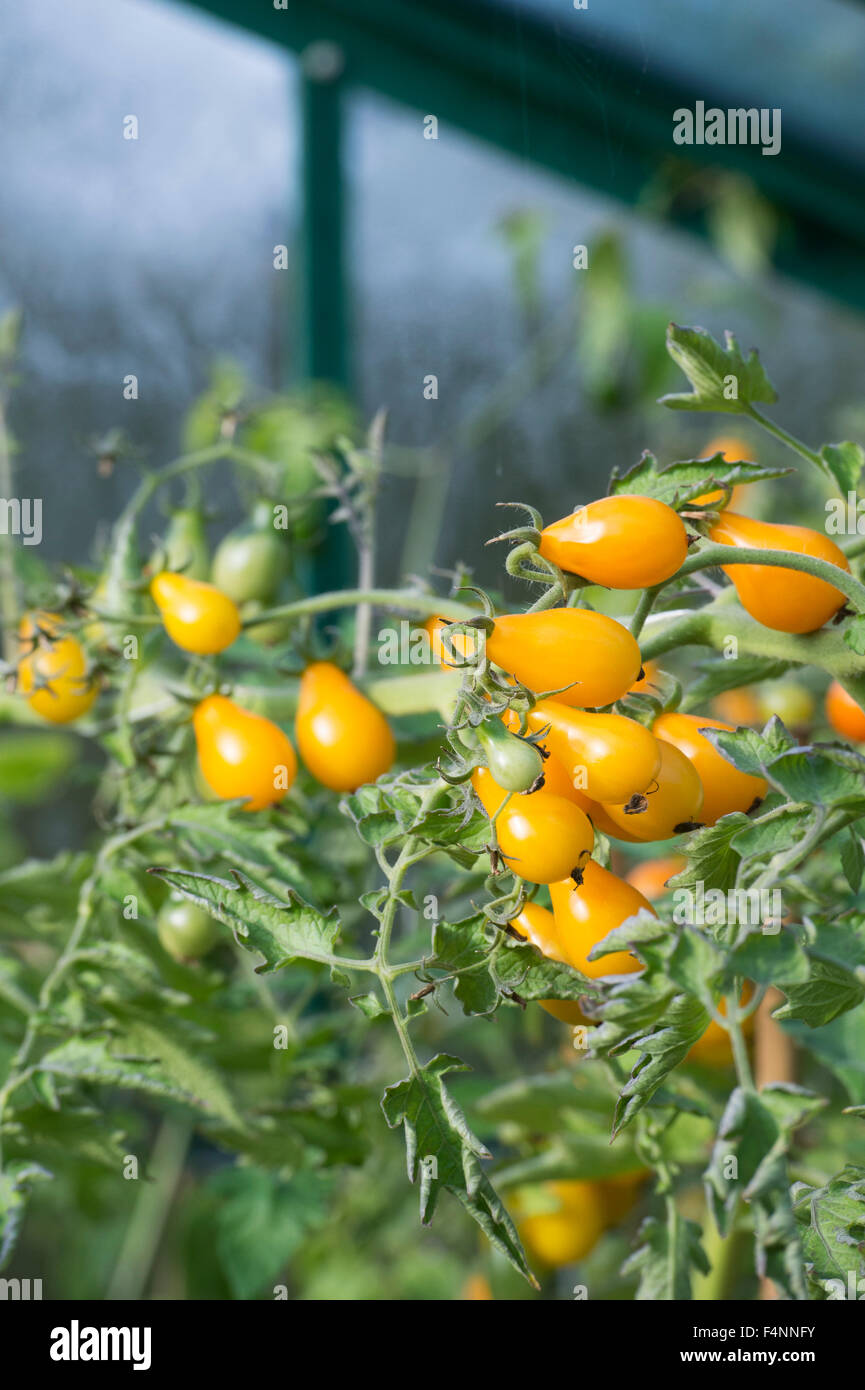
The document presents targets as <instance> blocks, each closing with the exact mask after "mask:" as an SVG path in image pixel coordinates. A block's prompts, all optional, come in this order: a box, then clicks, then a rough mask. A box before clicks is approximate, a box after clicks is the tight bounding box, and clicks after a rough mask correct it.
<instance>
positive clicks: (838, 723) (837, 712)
mask: <svg viewBox="0 0 865 1390" xmlns="http://www.w3.org/2000/svg"><path fill="white" fill-rule="evenodd" d="M826 718H827V719H828V721H829V723H830V724H831V725H832V728H833V729H834V730H835V732H836V734H840V735H841V737H842V738H849V739H850V740H851V742H853V743H863V742H865V710H863V708H862V706H861V705H859V704H857V702H856V701H855V700H854V699H853V696H852V695H850V694H848V692H847V691H846V690H845V689H844V687H843V685H842V684H841V682H840V681H833V682H832V684H831V685H830V686H829V689H828V690H827V691H826Z"/></svg>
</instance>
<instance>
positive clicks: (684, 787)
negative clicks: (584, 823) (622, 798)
mask: <svg viewBox="0 0 865 1390" xmlns="http://www.w3.org/2000/svg"><path fill="white" fill-rule="evenodd" d="M702 805H703V784H702V783H701V781H700V777H699V775H698V773H697V769H696V768H695V767H694V764H693V763H692V762H691V761H690V760H689V759H688V758H686V756H685V754H684V753H682V752H680V750H679V749H678V748H677V747H676V746H675V745H674V744H672V743H667V742H666V741H663V740H662V742H661V766H660V767H659V768H658V771H657V773H656V775H655V778H654V780H653V781H652V782H651V783H650V784H649V786H648V787H646V789H645V791H643V792H640V793H639V796H638V797H634V799H633V802H631V803H628V802H626V803H625V804H624V805H623V804H622V803H620V802H614V803H610V802H607V803H606V804H605V806H604V810H605V811H606V813H607V815H608V816H609V818H610V820H611V821H612V822H613V824H614V825H617V826H619V828H620V829H621V830H625V831H627V833H628V834H629V835H633V836H634V837H635V839H637V840H641V841H643V842H645V841H647V840H669V839H671V838H672V837H673V836H674V835H681V834H683V833H684V832H685V831H686V830H694V829H696V827H697V826H698V825H699V824H701V821H700V808H701V807H702Z"/></svg>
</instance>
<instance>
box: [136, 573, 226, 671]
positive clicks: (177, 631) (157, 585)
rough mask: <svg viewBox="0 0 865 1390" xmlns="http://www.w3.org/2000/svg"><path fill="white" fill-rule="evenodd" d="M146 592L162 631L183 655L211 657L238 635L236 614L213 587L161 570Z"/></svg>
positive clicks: (223, 595)
mask: <svg viewBox="0 0 865 1390" xmlns="http://www.w3.org/2000/svg"><path fill="white" fill-rule="evenodd" d="M150 592H151V594H152V596H153V600H154V602H155V603H156V606H157V608H158V609H159V611H160V613H161V614H162V622H163V624H164V626H165V631H166V632H167V633H168V635H169V637H170V638H171V640H172V641H173V642H175V643H176V644H177V646H178V647H180V648H181V649H182V650H183V651H185V652H195V653H196V654H197V655H199V656H212V655H213V654H214V653H216V652H221V651H224V650H225V648H226V647H230V646H231V644H232V642H233V641H234V640H235V638H236V637H237V636H238V634H239V632H240V626H241V624H240V611H239V609H238V607H237V604H236V603H235V602H234V600H233V599H230V598H228V596H227V595H226V594H223V593H222V592H221V591H220V590H219V589H217V588H216V587H215V585H213V584H205V583H203V582H202V581H201V580H200V579H187V577H186V575H185V574H172V573H171V571H170V570H163V571H162V572H161V573H160V574H157V575H155V576H154V578H153V579H152V580H151V583H150Z"/></svg>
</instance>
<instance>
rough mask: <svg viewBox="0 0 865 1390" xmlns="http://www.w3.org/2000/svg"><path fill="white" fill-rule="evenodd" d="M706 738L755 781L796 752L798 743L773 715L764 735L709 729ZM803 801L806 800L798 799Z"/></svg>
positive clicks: (724, 756) (728, 760) (705, 731)
mask: <svg viewBox="0 0 865 1390" xmlns="http://www.w3.org/2000/svg"><path fill="white" fill-rule="evenodd" d="M700 732H701V733H702V735H703V737H704V738H707V739H708V740H709V742H710V743H711V744H712V745H713V746H714V747H715V748H716V749H717V750H718V752H719V753H720V754H721V757H722V758H726V759H727V762H728V763H732V764H733V766H734V767H737V768H738V769H739V771H740V772H748V773H750V774H751V776H752V777H762V776H765V773H766V768H767V767H768V766H769V764H770V763H772V762H774V761H775V759H777V758H779V757H780V756H782V755H783V754H785V753H787V752H788V750H790V749H794V750H795V751H799V750H798V749H797V748H796V740H795V739H794V738H793V737H792V735H791V734H789V733H788V732H787V730H786V729H785V728H784V725H783V724H782V723H781V720H780V719H779V718H778V716H777V714H775V715H773V716H772V718H771V719H770V720H769V723H768V724H767V725H766V727H765V729H763V731H762V733H757V732H756V730H755V729H736V730H735V731H734V732H733V733H730V732H728V731H727V730H726V729H712V728H710V727H708V726H707V727H706V728H705V729H701V731H700ZM795 799H796V800H800V799H803V798H798V797H797V798H795Z"/></svg>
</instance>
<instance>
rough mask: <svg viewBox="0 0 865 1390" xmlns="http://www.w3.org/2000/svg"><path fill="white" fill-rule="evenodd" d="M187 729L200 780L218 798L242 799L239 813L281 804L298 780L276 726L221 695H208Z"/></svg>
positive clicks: (286, 744) (292, 756) (288, 746)
mask: <svg viewBox="0 0 865 1390" xmlns="http://www.w3.org/2000/svg"><path fill="white" fill-rule="evenodd" d="M192 727H193V729H194V731H195V742H196V745H197V748H198V763H199V767H200V769H201V775H202V777H203V778H204V780H205V782H206V783H207V785H208V787H210V789H211V791H212V792H215V794H216V795H217V796H218V797H220V798H221V799H222V800H223V801H233V800H234V799H235V798H237V797H245V798H247V800H246V804H245V806H244V807H243V809H244V811H261V810H263V809H264V807H265V806H274V805H276V803H277V802H279V801H282V799H283V797H284V796H285V794H286V792H287V791H288V789H289V787H290V786H291V784H292V782H293V781H294V778H295V776H296V774H297V758H296V757H295V753H294V749H293V748H292V746H291V743H290V742H289V740H288V738H287V737H286V735H285V734H284V733H283V732H282V729H280V728H279V727H278V726H277V725H276V724H274V723H272V722H271V720H269V719H265V718H264V717H263V716H262V715H260V714H253V713H252V712H251V711H250V710H246V709H243V708H242V707H241V706H240V705H236V704H235V703H234V701H233V700H229V699H227V697H226V696H225V695H208V697H207V699H205V700H202V701H201V703H200V704H199V705H197V706H196V709H195V714H194V715H193V718H192Z"/></svg>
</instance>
